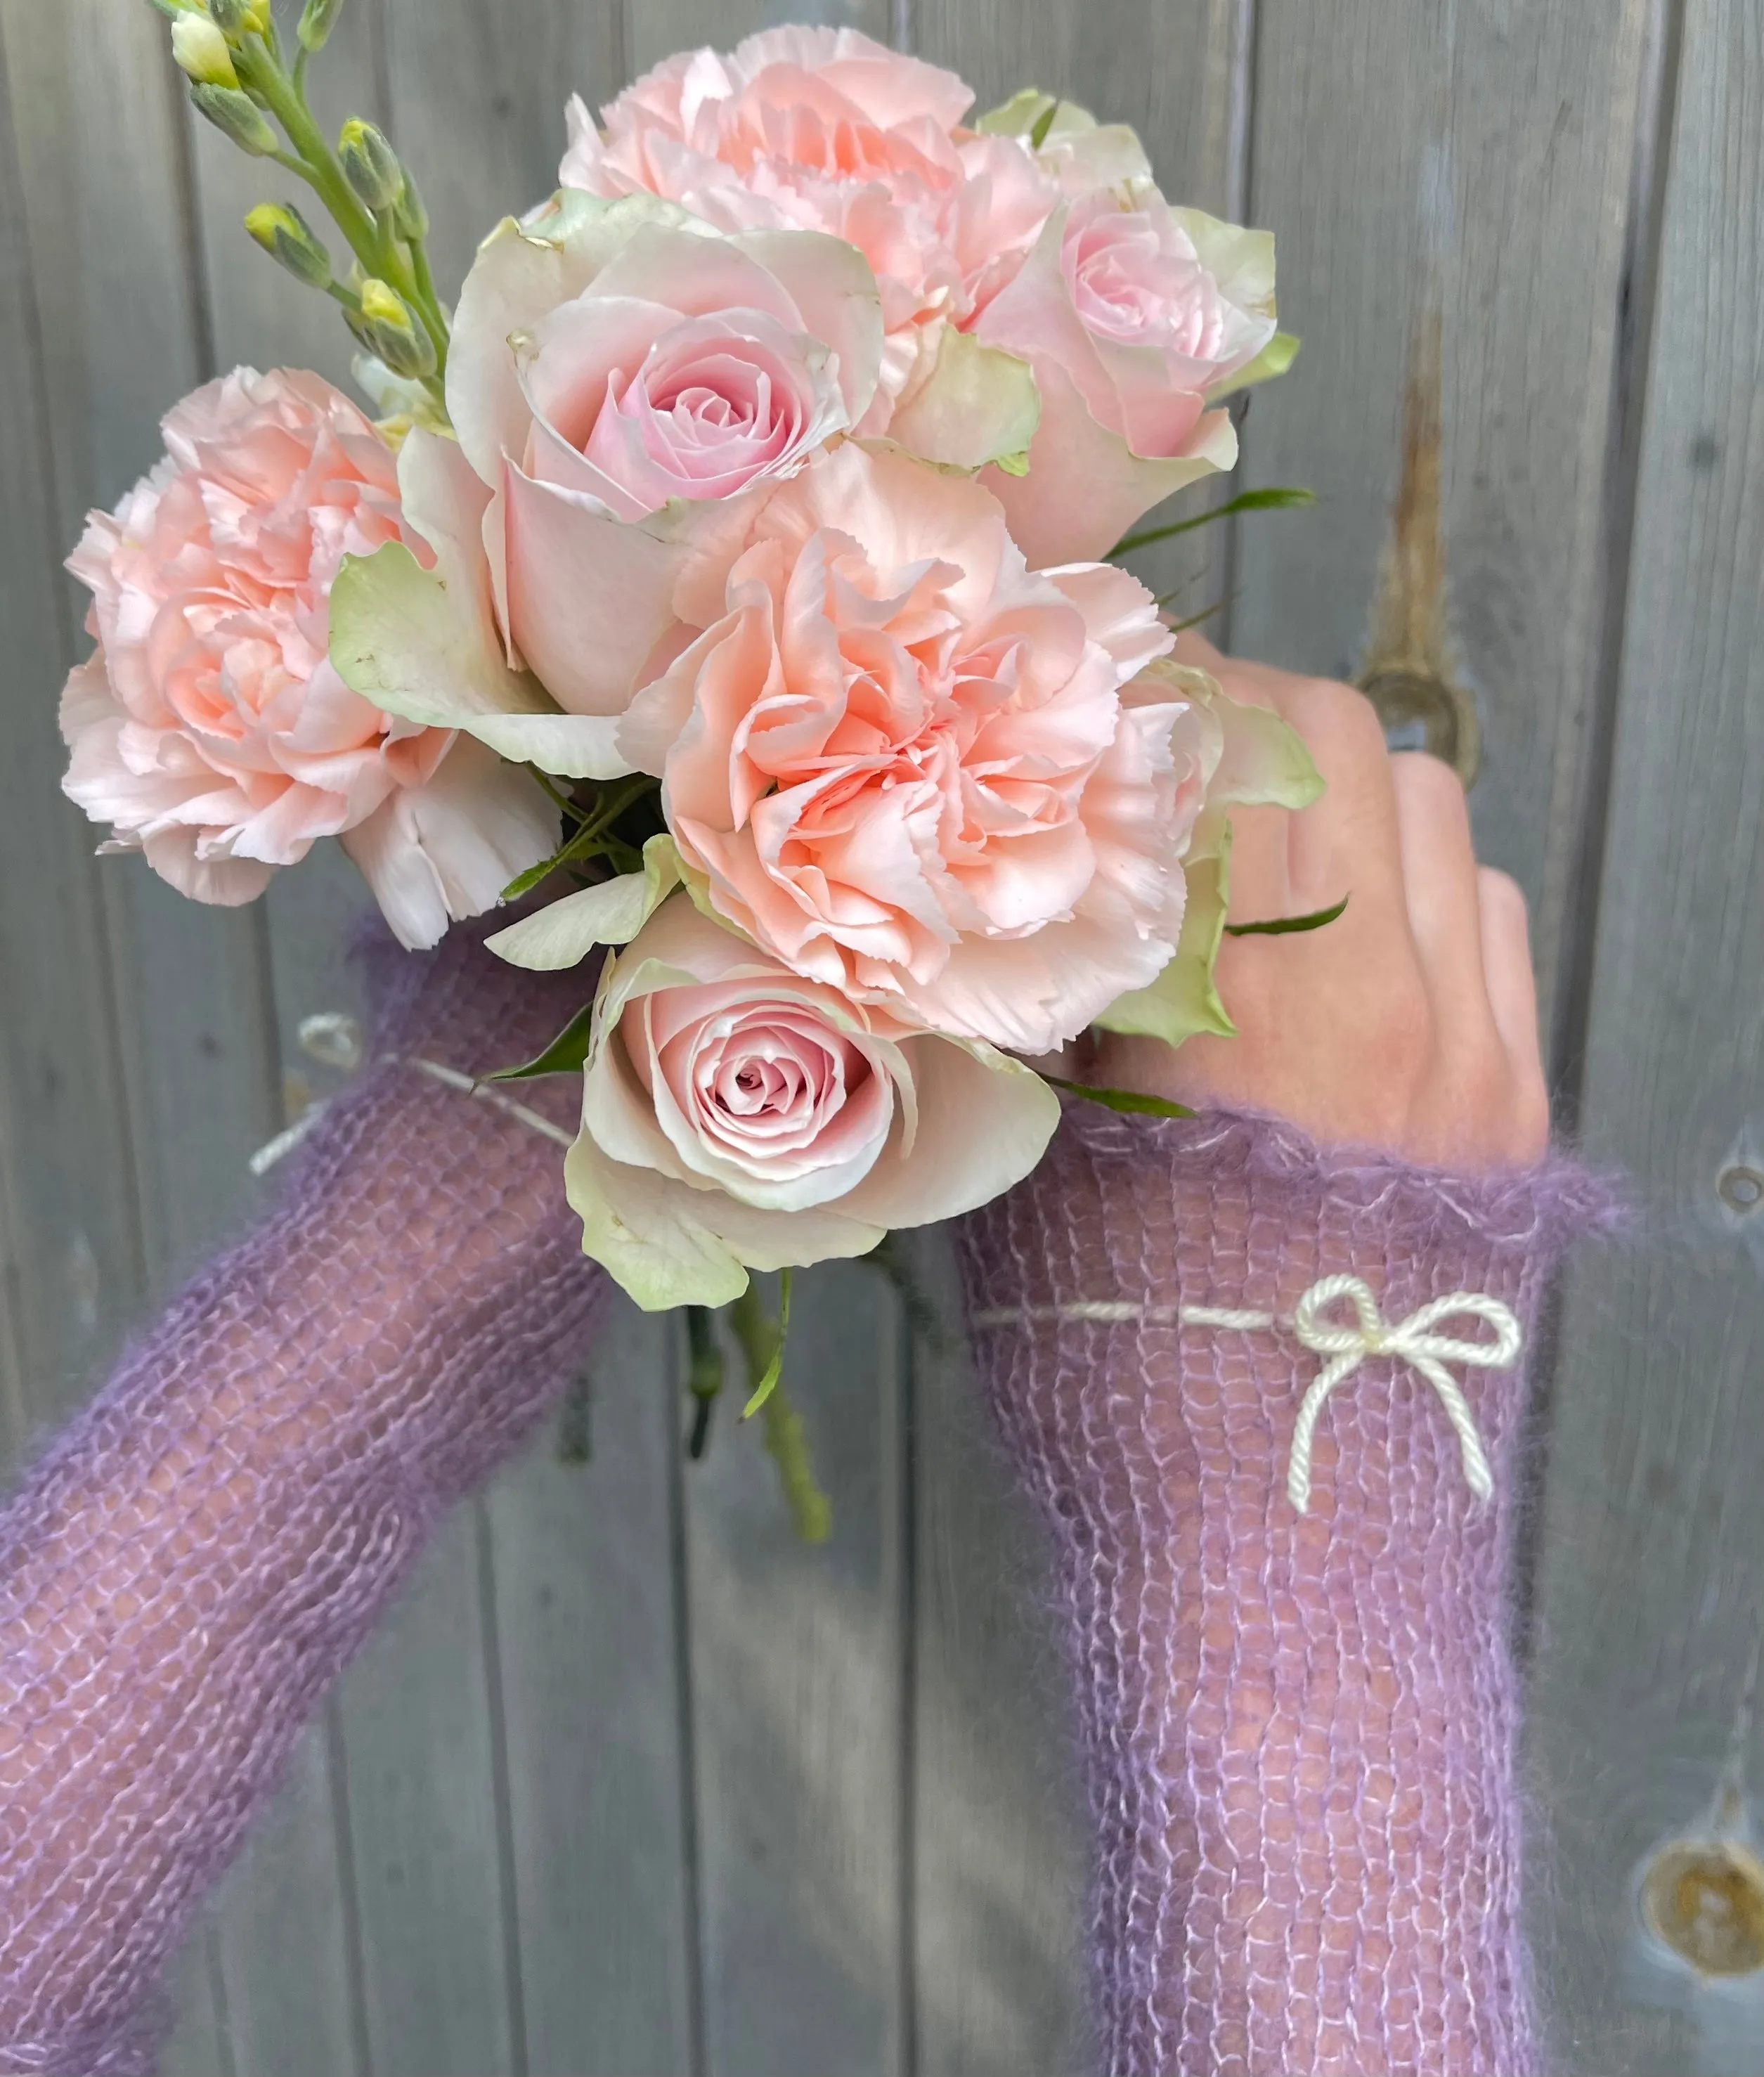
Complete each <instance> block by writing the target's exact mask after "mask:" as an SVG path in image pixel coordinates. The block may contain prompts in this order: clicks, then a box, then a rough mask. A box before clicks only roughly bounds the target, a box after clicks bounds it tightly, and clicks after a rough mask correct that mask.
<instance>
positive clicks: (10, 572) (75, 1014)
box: [0, 6, 179, 1447]
mask: <svg viewBox="0 0 1764 2077" xmlns="http://www.w3.org/2000/svg"><path fill="white" fill-rule="evenodd" d="M59 35H60V21H59V19H57V18H56V17H53V16H52V15H49V14H48V13H47V12H46V11H45V10H28V9H25V8H22V7H19V6H7V7H6V9H5V10H4V11H0V68H3V78H0V89H3V90H0V381H3V383H4V385H5V390H6V397H7V398H8V408H7V409H6V411H5V412H4V413H0V481H4V483H5V484H6V497H5V498H4V499H3V500H0V619H3V621H4V624H5V626H6V636H7V662H8V667H9V668H8V669H7V671H6V676H5V678H4V680H3V681H0V709H3V711H4V714H5V718H6V730H7V741H8V743H9V746H10V748H9V753H8V755H7V758H6V765H5V769H4V774H3V776H0V789H3V792H0V884H4V885H5V886H6V887H8V888H10V889H17V890H20V891H21V898H19V899H17V900H14V901H8V902H7V903H6V905H5V906H4V909H3V912H0V992H3V994H4V999H5V1002H6V1014H5V1015H4V1017H3V1018H0V1169H3V1172H4V1177H5V1189H6V1198H7V1201H8V1204H9V1206H10V1216H9V1217H8V1219H7V1222H6V1224H7V1227H8V1233H9V1240H8V1268H9V1273H8V1276H7V1281H6V1294H5V1296H6V1310H7V1313H8V1316H9V1332H8V1335H7V1339H8V1341H9V1342H10V1344H11V1346H12V1348H13V1350H14V1351H15V1359H14V1360H15V1363H16V1366H17V1370H18V1373H19V1374H18V1376H16V1378H15V1380H14V1383H13V1387H12V1390H11V1392H10V1393H9V1398H10V1400H11V1401H12V1414H11V1417H10V1421H9V1426H10V1427H11V1428H12V1429H13V1430H15V1432H14V1433H13V1434H12V1435H11V1436H10V1442H11V1443H12V1445H13V1446H14V1447H17V1446H20V1445H22V1443H23V1441H24V1440H25V1434H26V1431H27V1430H29V1429H30V1428H32V1427H34V1426H36V1425H37V1424H38V1423H40V1422H44V1421H48V1420H49V1419H50V1418H51V1417H52V1416H53V1415H54V1414H55V1413H56V1412H57V1411H59V1410H60V1409H61V1408H63V1407H64V1406H65V1405H67V1404H68V1403H69V1400H70V1399H71V1398H72V1397H73V1395H74V1394H75V1392H77V1390H78V1389H79V1388H80V1387H81V1386H82V1385H83V1384H85V1382H86V1381H87V1378H88V1375H89V1371H91V1370H92V1369H94V1367H96V1365H97V1364H98V1362H99V1361H100V1360H102V1357H103V1356H104V1355H106V1353H107V1352H108V1351H110V1349H111V1348H113V1347H114V1346H115V1343H116V1341H117V1339H118V1338H119V1334H121V1331H122V1330H123V1326H124V1324H125V1323H126V1322H127V1321H128V1320H129V1319H130V1318H131V1317H132V1316H133V1314H134V1313H135V1308H136V1306H137V1305H138V1304H139V1296H140V1288H141V1276H142V1242H141V1236H140V1231H139V1222H138V1218H137V1213H136V1205H135V1184H134V1175H133V1158H132V1147H131V1139H130V1129H129V1119H128V1113H127V1095H126V1092H125V1089H124V1086H123V1075H122V1063H121V1059H120V1057H119V1047H118V1045H117V1038H116V1030H115V1012H114V1005H113V997H112V987H111V981H110V971H109V957H108V951H107V947H106V930H105V918H104V909H103V903H102V892H101V889H100V887H99V884H98V883H99V873H98V868H97V867H96V866H95V865H94V863H93V860H92V851H93V838H92V832H91V830H90V826H89V824H88V823H87V822H85V818H84V817H83V816H81V814H79V813H78V811H77V810H76V809H74V808H73V807H72V806H71V805H69V803H68V802H67V801H64V800H63V799H62V798H61V797H60V790H59V788H60V777H61V773H62V772H63V770H64V766H65V761H66V754H65V752H64V750H63V748H62V746H61V743H60V737H59V735H58V734H57V732H56V720H55V714H56V698H57V696H58V694H59V693H60V683H61V680H62V678H63V676H64V674H65V672H66V670H67V668H68V665H69V663H70V662H71V660H72V653H71V644H70V642H69V623H70V618H71V616H70V615H69V613H68V602H69V594H68V593H67V590H66V589H65V580H64V578H63V576H62V575H61V572H60V567H59V565H60V557H61V555H62V554H63V552H64V547H63V543H64V542H68V543H71V536H70V535H69V532H68V528H69V524H70V522H71V520H72V518H73V516H74V513H75V510H76V509H77V501H78V499H79V498H80V497H81V495H82V493H81V491H79V490H77V489H73V487H72V478H73V469H72V467H71V464H69V465H67V466H65V467H63V466H59V465H58V455H59V454H60V452H64V450H63V449H58V447H57V446H56V442H55V439H54V438H53V434H52V422H55V421H60V420H64V419H67V418H73V419H74V420H75V421H76V422H77V411H73V410H70V409H69V408H68V405H69V400H68V399H67V397H66V393H65V391H64V388H63V386H62V382H61V381H60V380H57V379H56V378H64V377H66V376H67V374H68V372H69V368H79V367H80V366H81V364H82V363H83V361H84V360H85V352H86V348H85V340H84V335H83V331H82V329H81V318H80V315H79V314H78V312H77V298H74V297H73V294H72V292H71V290H70V289H69V285H68V280H67V273H68V270H67V268H66V267H65V264H64V265H63V266H62V267H61V268H59V269H58V268H56V267H55V266H54V265H53V264H52V256H53V252H54V248H55V245H56V235H55V234H56V230H57V229H59V227H58V226H55V225H54V224H53V218H52V216H51V219H50V220H49V221H48V222H45V221H44V212H45V211H49V212H53V211H54V210H56V204H57V200H58V198H60V199H61V200H62V201H64V200H65V190H64V188H63V185H62V184H63V181H64V177H65V176H66V173H67V170H68V169H67V167H66V165H65V164H64V160H66V159H67V158H68V157H69V156H71V157H73V158H74V159H76V160H77V158H78V156H79V143H78V139H77V132H70V137H69V143H68V144H66V145H65V146H64V148H63V149H62V150H61V151H60V152H56V151H54V150H52V149H50V148H49V147H50V146H51V144H52V139H46V138H45V137H44V134H43V131H42V129H41V127H40V118H41V116H42V114H44V101H45V98H48V106H49V109H50V110H51V111H53V110H55V108H56V106H57V105H58V104H59V106H60V110H61V111H62V113H63V114H64V115H67V116H68V117H69V120H70V123H71V111H70V110H68V109H67V106H66V103H67V100H68V94H69V88H68V87H67V86H66V85H64V84H59V85H58V83H59V82H60V81H62V74H63V72H64V65H63V64H62V60H61V54H60V45H59ZM46 152H47V156H45V153H46ZM39 225H42V227H43V235H41V236H34V235H33V232H34V231H35V229H36V227H38V226H39ZM112 258H113V260H114V250H113V252H112ZM40 275H41V277H42V278H41V279H40V278H39V277H40ZM178 278H179V277H178V276H177V275H176V274H174V276H173V280H174V281H177V279H178ZM46 327H49V328H52V329H46ZM51 338H52V340H53V344H54V349H55V350H54V351H53V352H48V351H46V350H45V348H46V343H47V342H48V340H49V339H51ZM161 379H162V380H163V379H164V377H163V375H162V378H161ZM176 380H177V377H176V374H175V373H174V374H173V377H172V381H173V382H174V383H175V381H176ZM64 481H66V482H67V484H68V488H67V489H65V491H64V489H63V483H64ZM95 488H96V486H95V485H91V486H89V489H94V490H95ZM25 889H29V890H30V897H29V898H28V899H25V898H22V895H23V890H25Z"/></svg>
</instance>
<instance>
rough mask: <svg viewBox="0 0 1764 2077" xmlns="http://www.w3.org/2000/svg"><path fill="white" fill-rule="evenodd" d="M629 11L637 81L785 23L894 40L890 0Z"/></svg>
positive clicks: (688, 1)
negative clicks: (685, 54)
mask: <svg viewBox="0 0 1764 2077" xmlns="http://www.w3.org/2000/svg"><path fill="white" fill-rule="evenodd" d="M624 5H625V12H626V30H625V39H626V43H625V47H626V51H627V52H628V53H629V56H630V73H631V77H633V78H635V77H636V76H637V75H638V74H639V73H643V72H647V70H648V69H649V68H650V67H651V65H659V63H660V61H661V60H663V59H664V58H665V57H670V56H672V54H673V53H674V52H676V51H684V50H691V49H693V48H696V47H697V45H699V44H711V45H712V46H713V47H714V48H716V49H718V50H719V51H730V50H733V49H734V47H735V45H736V44H738V43H739V42H740V41H741V40H742V38H743V36H748V35H752V34H753V32H754V31H755V30H756V29H769V28H775V27H778V26H779V25H780V23H785V22H818V23H825V24H826V25H827V26H828V27H831V28H842V27H850V28H854V29H862V30H863V32H864V33H865V35H870V36H874V37H875V38H876V40H877V42H878V43H884V44H885V43H887V42H888V40H889V34H890V10H889V5H888V0H624ZM592 105H593V104H592V103H590V106H592Z"/></svg>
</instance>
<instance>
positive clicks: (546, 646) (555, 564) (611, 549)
mask: <svg viewBox="0 0 1764 2077" xmlns="http://www.w3.org/2000/svg"><path fill="white" fill-rule="evenodd" d="M503 494H504V507H503V510H504V521H503V524H504V527H505V543H506V554H507V572H508V574H507V584H508V612H509V632H510V635H511V637H512V638H513V639H514V644H515V646H516V647H517V648H518V650H519V651H520V653H521V655H522V656H523V657H524V658H525V659H526V663H527V664H528V666H529V668H530V669H532V670H533V671H534V672H536V673H537V675H538V676H539V680H540V682H541V683H542V684H543V685H544V687H545V689H546V690H547V692H548V693H550V694H551V697H552V698H553V699H555V701H557V703H558V705H559V706H561V707H563V708H564V709H565V710H567V711H568V712H569V713H571V714H619V713H621V712H622V711H623V710H624V708H625V707H626V705H627V703H628V702H629V701H630V696H631V693H632V691H633V689H634V687H635V685H637V683H638V681H639V673H640V672H641V670H642V668H643V664H644V662H645V660H647V657H648V656H649V655H650V652H651V651H652V650H653V649H654V648H655V644H656V643H657V642H659V640H660V639H661V638H662V637H663V635H664V634H666V632H667V631H668V628H669V627H670V626H671V625H672V622H673V618H674V615H673V610H672V593H673V585H674V578H675V575H676V572H677V570H678V568H679V566H680V560H681V558H680V551H679V549H678V548H677V547H674V546H673V545H672V544H670V543H666V542H664V541H659V540H657V539H655V538H654V537H653V536H652V535H650V534H647V533H646V532H645V531H643V528H642V527H635V526H626V525H623V524H621V523H620V522H618V521H617V520H615V519H611V518H608V517H607V516H606V515H605V512H604V511H602V510H597V509H595V507H594V506H593V505H592V504H591V503H590V502H589V501H588V500H586V499H585V498H584V497H582V495H581V494H580V493H578V492H572V491H567V490H561V489H558V488H557V487H556V486H555V485H551V484H541V483H535V481H533V479H532V478H531V477H529V476H526V475H525V474H524V473H523V472H522V471H521V470H520V469H518V468H516V467H515V466H514V464H513V463H512V462H511V463H507V464H505V465H504V472H503Z"/></svg>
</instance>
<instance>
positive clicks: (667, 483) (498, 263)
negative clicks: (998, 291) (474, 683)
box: [407, 194, 881, 714]
mask: <svg viewBox="0 0 1764 2077" xmlns="http://www.w3.org/2000/svg"><path fill="white" fill-rule="evenodd" d="M880 349H881V329H880V315H879V313H878V308H877V302H876V283H875V281H874V278H873V277H872V275H871V273H870V270H869V268H868V267H867V265H866V264H865V263H864V260H863V256H861V254H859V253H858V252H855V251H854V250H853V249H852V248H851V247H850V246H849V245H846V244H842V243H840V242H839V241H838V239H832V238H827V237H823V236H822V235H819V234H818V233H813V232H806V231H757V232H754V233H751V234H748V235H743V236H740V237H734V238H725V237H722V236H719V235H714V234H712V233H710V232H709V231H706V230H705V227H703V226H702V225H697V226H689V223H688V221H687V219H685V218H684V216H683V215H682V214H681V212H680V211H679V210H676V209H675V208H673V207H672V206H670V205H668V204H664V203H659V202H655V201H654V200H652V199H651V198H647V197H639V198H634V199H633V200H629V201H625V202H614V203H610V204H609V203H607V202H601V201H598V200H596V199H594V198H591V197H589V196H586V195H581V194H564V195H560V196H559V197H557V198H556V199H555V201H554V202H551V203H550V204H548V205H547V206H546V207H545V208H543V209H542V210H538V211H536V212H535V214H534V215H533V216H532V217H530V219H527V221H526V223H521V224H517V223H514V221H513V220H512V219H511V220H510V221H508V222H505V223H503V224H502V225H501V227H500V228H499V229H498V230H497V231H495V232H493V234H492V235H491V236H490V237H489V239H486V240H485V243H484V245H483V247H482V248H481V250H480V252H479V254H478V257H477V260H476V263H475V264H474V265H473V267H472V272H471V273H470V275H469V276H468V277H467V281H466V284H465V287H464V291H463V292H462V293H461V295H460V306H459V310H458V314H457V316H456V322H455V331H454V339H453V345H452V348H451V353H450V356H449V360H448V367H447V404H448V409H449V411H450V413H451V416H452V419H453V422H454V425H455V427H456V429H457V431H458V434H459V438H460V447H461V448H462V449H463V451H464V454H465V456H466V458H467V460H468V461H469V462H470V463H471V464H472V468H473V469H474V470H476V473H477V475H478V477H480V478H481V481H483V482H484V484H485V485H486V486H487V487H488V488H489V490H490V492H491V493H493V495H492V497H491V502H490V507H489V514H488V516H487V518H486V519H485V522H484V526H483V539H484V543H485V547H486V548H487V549H488V551H489V558H490V578H491V583H492V586H493V593H494V596H495V598H496V601H497V607H498V610H499V613H500V614H501V618H502V620H503V623H504V628H505V634H506V636H507V638H508V640H509V642H510V644H511V645H512V647H513V649H514V651H515V652H516V653H517V655H518V656H519V658H520V659H521V660H522V661H524V662H525V663H526V664H527V665H528V666H529V667H530V668H531V669H532V670H533V671H535V672H536V673H537V674H538V676H539V678H540V680H541V681H542V682H543V684H544V685H545V687H546V689H547V691H548V692H549V693H551V696H552V697H553V698H554V699H555V700H556V701H557V702H558V703H559V705H560V706H562V707H563V708H564V710H566V711H568V712H569V713H572V714H609V713H617V712H618V711H619V710H620V709H621V707H622V703H623V694H624V693H625V692H626V690H628V688H629V685H630V681H631V676H632V674H633V672H634V668H635V666H636V665H637V664H640V663H641V662H642V661H643V657H644V656H645V655H646V654H647V651H648V649H649V647H650V645H651V643H652V642H653V641H654V640H655V638H656V636H657V635H659V632H660V631H661V628H662V626H663V625H664V619H665V616H654V617H652V618H651V619H649V620H644V619H643V618H641V617H640V616H639V614H637V613H635V612H634V605H633V601H634V597H636V596H638V595H639V594H641V593H643V592H644V591H645V589H646V587H645V585H644V584H643V579H644V578H645V577H647V576H653V575H654V573H655V572H656V571H657V570H658V569H659V568H662V567H664V565H666V564H668V563H669V561H670V558H671V557H672V558H673V559H674V560H677V556H675V555H674V550H675V547H676V545H677V544H678V543H682V542H685V541H689V539H692V538H693V536H694V535H697V533H699V532H701V531H703V530H704V528H705V527H706V526H707V525H709V527H712V528H713V529H715V528H718V527H723V526H725V525H728V524H734V523H738V522H734V521H732V520H730V518H729V517H728V515H727V514H726V513H724V512H722V511H719V510H714V509H713V508H716V507H723V506H728V505H729V503H730V501H732V500H735V499H738V498H739V497H741V496H742V495H743V493H755V492H757V491H759V490H760V489H763V486H765V485H768V484H770V483H772V482H775V481H777V480H778V479H780V477H787V476H788V475H790V474H792V473H793V472H794V471H796V470H797V469H798V468H801V466H802V465H803V464H804V463H805V461H806V460H807V459H808V457H809V455H810V454H812V453H813V452H815V450H816V449H817V448H818V447H820V446H821V445H822V444H823V443H825V441H826V440H827V439H829V438H830V436H831V435H834V434H835V433H838V432H840V431H843V430H844V429H845V428H847V427H849V426H850V425H851V424H853V423H854V422H855V421H856V419H857V418H859V417H860V416H861V415H862V414H863V411H864V410H865V409H866V408H867V406H868V404H869V402H870V398H871V396H872V393H873V392H874V390H875V387H876V364H877V358H878V356H879V354H880ZM408 489H409V486H408V485H407V497H408ZM664 508H665V509H664ZM652 515H659V516H657V517H656V518H655V525H654V526H652V527H649V528H647V530H639V529H636V528H634V527H629V526H624V525H621V524H619V523H618V522H629V521H639V520H647V519H649V518H651V516H652ZM647 589H648V593H649V595H650V596H651V597H654V596H655V595H656V594H655V592H654V589H653V587H652V586H651V587H648V588H647Z"/></svg>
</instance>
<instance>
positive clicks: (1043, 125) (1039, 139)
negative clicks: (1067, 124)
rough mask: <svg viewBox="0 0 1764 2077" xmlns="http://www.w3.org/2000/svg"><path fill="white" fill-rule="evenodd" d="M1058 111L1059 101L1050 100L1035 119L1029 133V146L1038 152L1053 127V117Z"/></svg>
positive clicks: (1031, 149)
mask: <svg viewBox="0 0 1764 2077" xmlns="http://www.w3.org/2000/svg"><path fill="white" fill-rule="evenodd" d="M1057 114H1059V102H1057V101H1050V102H1048V104H1047V106H1046V107H1045V108H1044V109H1043V110H1042V112H1041V114H1039V115H1038V116H1037V117H1036V119H1035V127H1034V129H1033V130H1031V131H1030V133H1029V148H1030V151H1032V152H1038V151H1039V150H1040V149H1041V148H1042V145H1043V144H1046V142H1047V133H1048V131H1050V130H1051V129H1052V128H1053V127H1054V118H1055V116H1056V115H1057Z"/></svg>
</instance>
